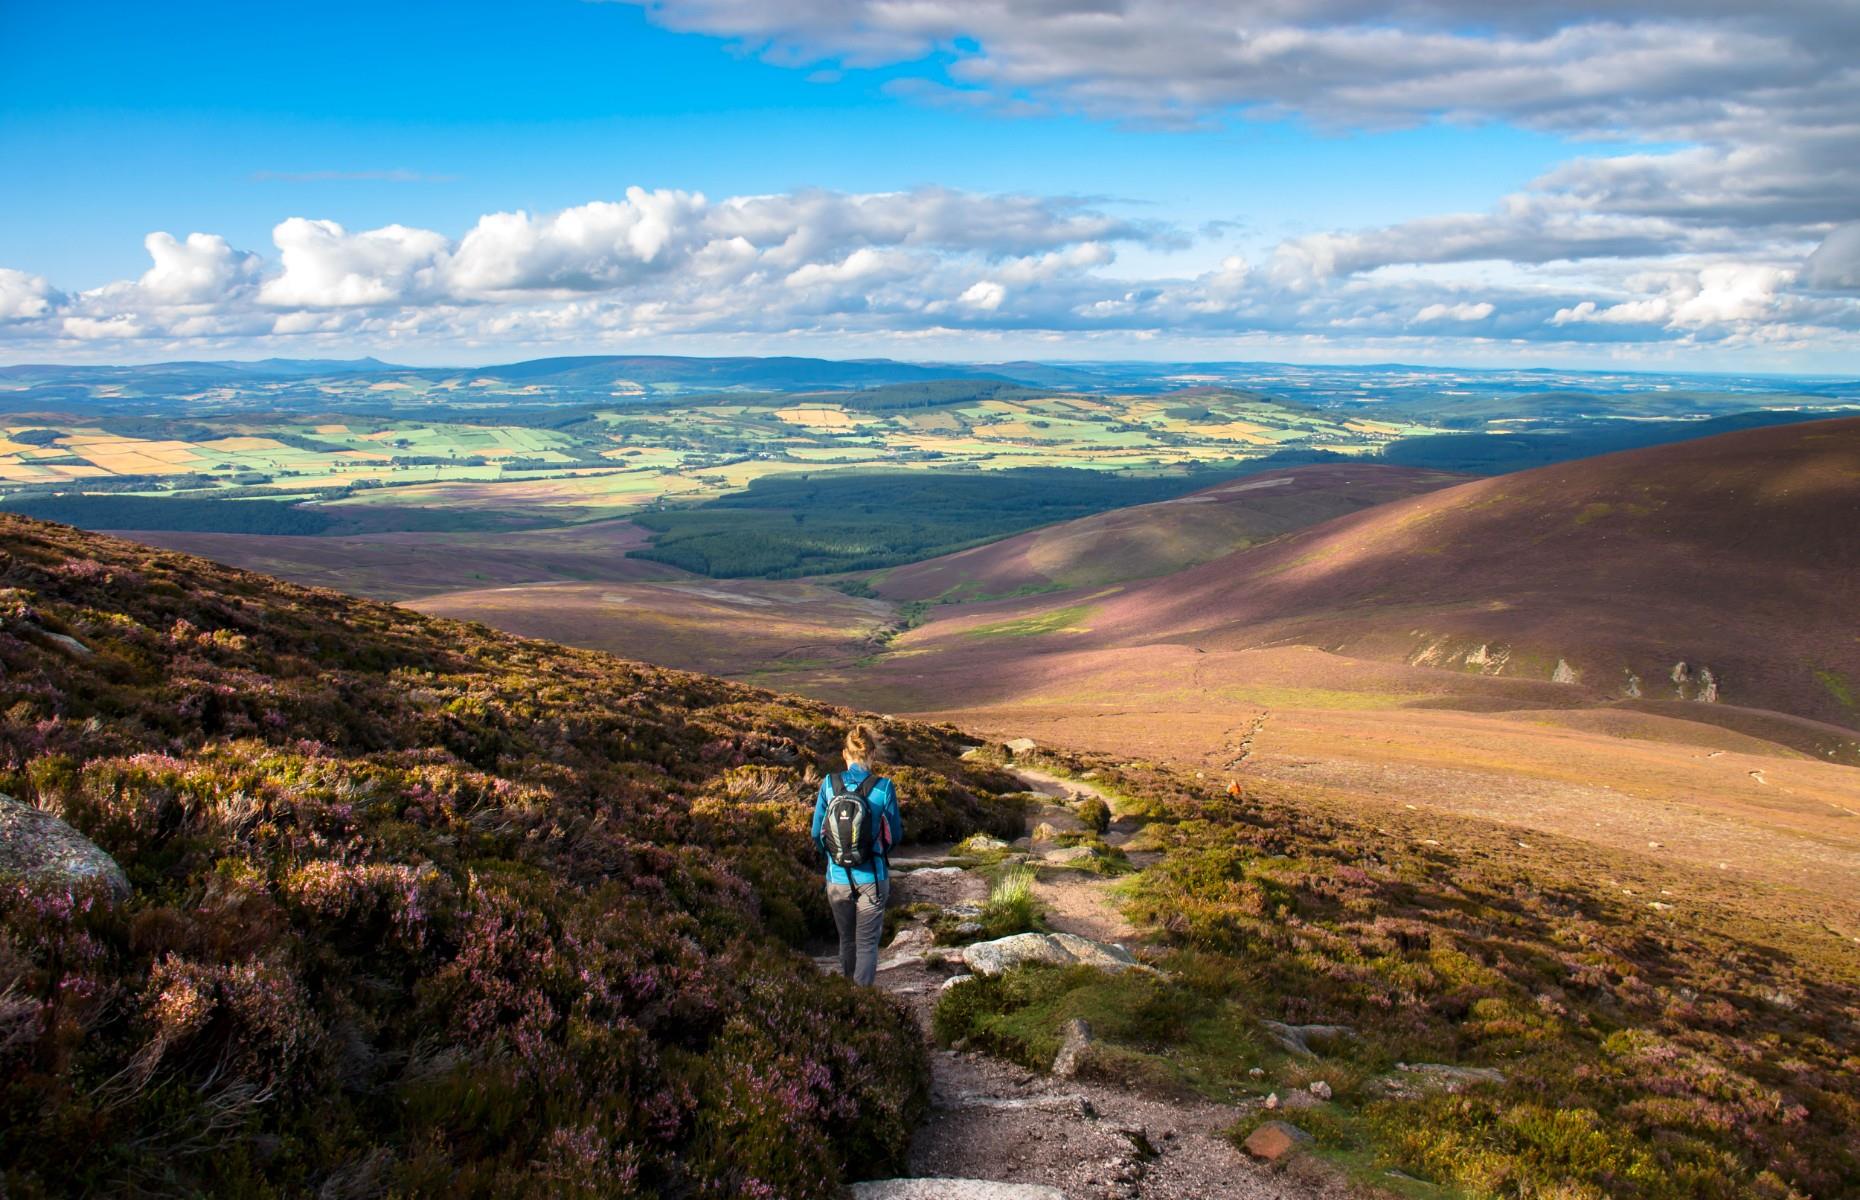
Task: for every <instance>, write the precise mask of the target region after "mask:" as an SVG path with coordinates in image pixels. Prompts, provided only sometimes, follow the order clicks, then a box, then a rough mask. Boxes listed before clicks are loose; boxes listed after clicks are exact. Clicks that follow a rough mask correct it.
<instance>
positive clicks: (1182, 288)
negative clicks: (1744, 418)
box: [0, 0, 1860, 370]
mask: <svg viewBox="0 0 1860 1200" xmlns="http://www.w3.org/2000/svg"><path fill="white" fill-rule="evenodd" d="M1011 7H1012V6H1009V8H1011ZM1049 7H1050V6H1049ZM1308 7H1309V9H1310V11H1309V12H1301V11H1300V9H1301V6H1300V5H1299V4H1298V3H1284V4H1280V5H1277V6H1274V16H1273V17H1272V18H1271V19H1270V20H1267V19H1265V18H1260V19H1258V20H1255V21H1253V22H1252V23H1251V24H1246V25H1244V27H1243V26H1242V25H1239V24H1237V23H1236V18H1235V17H1234V16H1233V15H1232V14H1231V8H1232V6H1228V5H1221V4H1211V5H1208V6H1207V7H1206V8H1205V9H1203V8H1198V7H1197V6H1196V5H1193V4H1187V3H1184V4H1177V5H1163V6H1160V7H1158V6H1156V5H1151V4H1147V3H1144V2H1141V0H1132V2H1130V3H1127V4H1125V5H1123V6H1122V7H1121V9H1120V10H1119V11H1118V12H1117V13H1116V14H1115V17H1114V22H1115V27H1108V26H1106V25H1105V24H1104V22H1103V19H1102V14H1091V13H1082V14H1078V15H1077V16H1076V17H1071V18H1067V17H1066V16H1065V14H1063V13H1062V14H1061V17H1062V18H1064V19H1065V21H1066V23H1065V24H1063V25H1058V26H1055V25H1053V24H1052V23H1051V22H1052V20H1053V17H1052V15H1051V13H1050V12H1048V13H1047V14H1046V15H1045V16H1043V17H1040V18H1020V17H1017V16H1015V15H1014V13H1013V12H1011V11H1006V10H1003V9H1001V8H1000V7H999V6H995V5H989V4H982V3H976V4H965V3H960V2H955V0H952V2H951V3H948V4H943V5H936V4H929V5H924V6H920V8H919V11H918V15H917V16H916V17H914V18H913V19H912V20H911V21H909V22H906V23H904V24H902V25H900V24H898V23H897V21H896V20H895V17H893V16H888V15H887V14H888V13H893V14H895V11H896V8H897V6H890V7H889V8H887V7H886V6H883V5H878V6H872V5H864V4H861V3H859V0H811V2H807V3H802V2H799V0H797V3H796V4H794V5H793V6H792V8H793V9H794V10H795V11H797V12H798V13H799V14H800V15H799V16H796V17H794V18H792V19H789V18H788V17H785V16H784V15H782V14H781V13H771V11H769V10H770V9H771V8H772V6H764V5H754V4H736V3H732V2H731V0H694V2H692V3H665V4H657V5H654V6H652V7H650V8H642V7H638V6H635V5H633V4H625V3H584V2H581V0H535V2H533V3H527V4H522V5H512V4H488V3H451V4H446V5H439V4H409V5H392V4H381V3H377V4H372V5H362V4H322V5H318V6H316V7H315V9H314V10H308V9H305V8H303V7H300V6H289V7H287V6H275V5H250V4H241V5H233V4H211V5H209V4H175V5H163V6H151V5H147V4H139V5H132V4H118V3H104V4H82V5H79V4H70V5H38V4H34V5H25V4H0V45H4V47H5V49H6V54H7V63H8V66H7V70H6V71H5V72H4V73H0V163H4V164H6V175H7V177H8V178H9V180H10V183H9V186H7V187H5V188H0V359H5V360H11V361H22V360H29V359H60V358H68V359H73V360H79V359H82V360H109V361H134V360H139V359H152V358H163V357H173V356H175V355H178V354H202V353H205V354H213V355H219V356H227V357H253V356H259V355H263V354H271V353H290V354H304V355H316V354H346V353H354V352H364V351H366V352H377V353H383V354H387V355H392V356H395V357H398V358H401V359H403V360H418V361H483V360H488V359H496V358H503V357H512V356H517V355H521V354H526V353H532V352H533V353H562V352H583V351H600V350H622V351H625V352H640V351H642V350H647V349H661V350H664V351H667V352H742V353H762V352H772V351H787V352H797V353H819V354H828V355H832V354H870V353H887V354H892V355H895V356H899V357H921V358H939V357H940V358H966V359H987V358H999V357H1008V356H1017V355H1022V354H1035V355H1039V356H1042V357H1075V358H1085V357H1172V356H1181V357H1198V358H1223V357H1231V358H1255V357H1271V358H1291V359H1297V358H1313V359H1350V358H1358V359H1363V358H1367V359H1388V358H1402V359H1411V360H1415V361H1458V362H1469V361H1470V362H1479V361H1492V362H1499V361H1504V362H1515V361H1532V362H1546V363H1570V364H1578V363H1604V362H1606V363H1614V364H1623V363H1631V362H1635V361H1642V362H1647V363H1650V364H1657V365H1666V364H1670V363H1672V362H1675V361H1684V362H1690V363H1693V364H1694V365H1710V366H1723V367H1731V368H1740V369H1783V370H1845V369H1848V368H1849V366H1850V364H1856V363H1860V356H1857V355H1856V353H1855V340H1854V329H1855V326H1856V324H1860V322H1857V321H1856V319H1855V311H1854V310H1855V303H1854V295H1855V292H1856V290H1857V285H1860V278H1857V276H1860V245H1854V246H1850V243H1852V242H1855V240H1856V238H1855V236H1854V235H1853V234H1851V233H1850V232H1849V231H1850V230H1855V229H1860V225H1856V224H1855V221H1856V219H1857V218H1860V212H1855V211H1854V208H1853V205H1854V201H1853V198H1852V196H1853V193H1852V190H1851V189H1850V188H1849V189H1847V190H1846V192H1845V194H1843V190H1842V185H1843V183H1850V182H1851V180H1850V179H1849V180H1843V179H1842V177H1841V176H1840V175H1839V173H1838V172H1837V173H1835V175H1834V176H1833V177H1831V178H1830V177H1829V176H1828V172H1826V171H1825V170H1820V171H1816V168H1817V167H1818V166H1820V165H1821V164H1822V163H1824V162H1825V161H1827V159H1828V157H1829V156H1830V155H1831V154H1834V155H1838V154H1839V153H1840V152H1842V151H1843V150H1852V149H1854V147H1852V146H1846V147H1842V146H1841V145H1839V144H1838V142H1837V144H1836V145H1834V146H1832V147H1830V146H1829V145H1828V141H1829V138H1830V137H1834V138H1836V139H1838V136H1839V135H1838V132H1836V133H1833V134H1830V133H1829V132H1828V131H1827V130H1823V129H1820V128H1817V127H1815V126H1814V120H1815V118H1814V117H1812V116H1805V115H1804V114H1812V113H1814V112H1817V111H1819V112H1825V111H1826V110H1827V109H1828V107H1829V106H1828V104H1827V102H1826V101H1827V96H1828V95H1829V94H1832V95H1835V96H1837V97H1839V98H1840V102H1841V103H1845V102H1846V101H1845V97H1847V96H1848V95H1850V94H1851V93H1850V92H1849V91H1844V90H1841V89H1844V88H1847V87H1848V86H1849V85H1850V84H1851V81H1852V71H1851V68H1847V67H1845V66H1844V64H1843V63H1841V62H1840V61H1838V59H1837V58H1833V57H1830V58H1829V61H1827V62H1826V63H1824V64H1822V65H1820V66H1815V65H1814V64H1813V63H1812V62H1811V61H1810V60H1811V59H1812V58H1813V57H1814V55H1815V54H1816V53H1818V51H1816V50H1815V49H1814V47H1817V46H1820V47H1823V49H1824V50H1826V49H1829V48H1828V47H1827V46H1826V43H1827V40H1828V39H1827V37H1826V34H1825V31H1820V30H1818V28H1817V26H1816V25H1815V24H1814V22H1813V20H1812V19H1811V18H1812V17H1813V16H1814V14H1813V13H1812V12H1810V13H1809V14H1808V16H1803V15H1802V14H1800V13H1785V14H1784V16H1783V17H1781V18H1777V19H1776V20H1772V21H1770V22H1769V23H1768V24H1763V23H1751V22H1749V21H1744V20H1741V19H1740V21H1739V22H1738V23H1735V24H1729V25H1726V24H1722V23H1720V24H1712V23H1704V22H1688V21H1679V22H1677V23H1675V22H1674V21H1673V20H1672V19H1671V18H1668V17H1662V16H1660V15H1659V14H1657V13H1653V14H1649V15H1648V16H1646V17H1645V18H1644V19H1642V20H1641V22H1640V24H1639V25H1636V24H1634V17H1633V14H1632V13H1623V11H1622V10H1619V9H1613V8H1611V9H1606V10H1603V9H1598V10H1597V11H1596V12H1595V13H1592V14H1585V13H1583V12H1582V11H1580V9H1579V8H1578V7H1571V8H1570V9H1569V11H1568V12H1567V14H1566V16H1565V18H1563V19H1559V20H1549V21H1547V22H1546V21H1544V20H1542V19H1539V20H1538V21H1536V22H1535V23H1523V24H1519V25H1518V26H1517V27H1516V28H1485V29H1477V28H1476V27H1475V32H1470V33H1469V32H1467V29H1468V28H1469V24H1468V19H1467V18H1468V15H1469V14H1476V13H1478V12H1479V10H1478V9H1477V8H1474V7H1471V6H1468V9H1467V11H1466V12H1465V13H1460V12H1456V11H1454V8H1453V5H1452V4H1451V3H1442V4H1439V5H1432V6H1429V5H1422V6H1420V7H1419V8H1417V10H1416V12H1417V13H1418V14H1419V15H1418V16H1416V17H1415V18H1414V20H1413V21H1412V22H1411V27H1398V28H1390V27H1387V26H1385V25H1361V26H1351V25H1349V24H1348V23H1347V22H1345V23H1342V24H1339V22H1338V13H1337V11H1336V10H1337V9H1338V8H1340V7H1347V6H1342V5H1339V4H1335V3H1332V4H1328V5H1327V4H1326V3H1325V0H1312V3H1311V4H1310V5H1309V6H1308ZM1526 7H1528V6H1526ZM1810 7H1811V8H1812V6H1810ZM1623 20H1626V21H1627V22H1628V24H1626V25H1625V26H1623V25H1622V24H1621V22H1622V21H1623ZM888 21H889V22H890V23H889V24H887V22H888ZM1197 22H1201V23H1203V24H1205V28H1198V27H1197ZM1624 30H1625V32H1624ZM1585 38H1586V39H1589V40H1588V42H1586V43H1585V40H1584V39H1585ZM1390 39H1392V40H1390ZM1598 39H1599V40H1598ZM1598 44H1599V45H1602V46H1604V47H1613V46H1615V45H1622V46H1623V47H1624V50H1623V54H1622V59H1623V66H1622V68H1621V71H1620V73H1619V75H1618V76H1617V77H1615V78H1614V79H1613V80H1612V81H1611V80H1610V79H1609V78H1607V76H1608V67H1607V64H1606V62H1604V63H1603V64H1602V65H1601V66H1599V67H1598V66H1597V53H1596V50H1595V46H1596V45H1598ZM1209 46H1212V47H1215V50H1214V51H1212V52H1204V47H1209ZM1647 46H1657V47H1660V48H1661V50H1660V53H1662V54H1664V55H1665V56H1666V57H1667V59H1669V60H1670V61H1669V62H1666V63H1665V64H1664V65H1662V64H1661V63H1659V62H1655V63H1653V64H1652V65H1651V66H1649V65H1648V64H1647V62H1646V51H1645V47H1647ZM1727 47H1729V50H1728V51H1727V49H1726V48H1727ZM1741 47H1747V48H1748V52H1749V53H1748V57H1749V59H1750V62H1749V64H1748V65H1747V66H1734V68H1733V69H1731V70H1729V71H1727V69H1726V55H1727V53H1729V54H1730V55H1731V57H1732V60H1733V62H1734V63H1736V62H1737V61H1738V60H1739V59H1740V57H1741V56H1740V54H1739V51H1740V48H1741ZM1834 49H1838V48H1834ZM1630 52H1632V53H1630ZM1636 54H1638V55H1639V57H1635V55H1636ZM1475 59H1489V60H1494V61H1499V62H1513V63H1515V66H1514V67H1513V68H1511V69H1513V70H1515V72H1516V78H1515V79H1506V78H1493V77H1491V72H1490V70H1489V69H1486V68H1485V67H1483V66H1481V67H1478V68H1477V69H1475V68H1473V67H1469V65H1468V64H1469V63H1470V62H1473V61H1474V60H1475ZM1805 64H1807V65H1805ZM1598 74H1599V75H1601V76H1602V77H1603V79H1602V82H1601V84H1599V85H1598V84H1597V83H1596V76H1597V75H1598ZM1785 78H1786V79H1788V80H1790V81H1791V86H1792V87H1793V88H1794V89H1795V90H1796V91H1797V92H1800V93H1801V94H1800V95H1799V96H1793V97H1790V96H1785V97H1784V98H1783V99H1782V100H1780V101H1778V100H1776V99H1774V96H1775V93H1776V91H1777V81H1778V79H1785ZM1707 80H1710V81H1711V82H1710V84H1709V86H1708V84H1707V82H1706V81H1707ZM1739 87H1742V88H1744V89H1745V90H1746V92H1747V93H1748V94H1747V95H1743V96H1740V95H1738V94H1737V89H1738V88H1739ZM1712 89H1716V90H1717V91H1718V92H1721V93H1724V94H1723V95H1722V96H1721V97H1720V98H1719V99H1718V100H1717V102H1716V103H1717V104H1718V105H1719V107H1718V108H1717V109H1714V107H1713V103H1714V102H1713V100H1712V97H1711V95H1710V92H1711V90H1712ZM1817 89H1820V90H1817ZM1753 96H1763V97H1767V98H1768V99H1766V100H1765V103H1767V104H1769V105H1770V106H1771V107H1772V108H1774V109H1775V110H1776V111H1774V112H1773V113H1771V114H1768V115H1767V116H1765V115H1763V114H1759V116H1758V117H1757V118H1752V117H1751V116H1750V115H1749V112H1748V110H1749V108H1750V97H1753ZM1738 101H1742V102H1743V103H1742V104H1741V106H1739V107H1738V111H1739V112H1740V113H1741V114H1742V115H1740V116H1738V117H1737V119H1736V120H1735V121H1734V120H1732V119H1730V118H1729V117H1727V115H1726V114H1727V113H1729V112H1731V111H1732V107H1733V104H1734V102H1738ZM1791 106H1793V107H1791ZM1650 113H1651V114H1652V115H1651V116H1650V115H1649V114H1650ZM1849 115H1850V116H1860V113H1850V114H1849ZM1739 121H1741V122H1742V125H1741V126H1738V124H1737V122H1739ZM1765 122H1768V125H1767V127H1766V125H1765ZM1766 135H1767V136H1766ZM1779 143H1780V144H1779ZM1740 156H1741V157H1740ZM1850 162H1851V160H1850ZM1851 169H1852V168H1851V165H1850V167H1849V170H1851ZM1811 171H1815V172H1816V178H1817V179H1818V186H1819V187H1820V189H1821V190H1822V191H1823V192H1824V193H1825V202H1824V203H1822V204H1820V206H1819V209H1818V207H1817V203H1816V198H1815V197H1814V196H1809V197H1806V198H1804V197H1803V196H1802V187H1801V180H1802V178H1803V177H1804V176H1806V175H1807V174H1809V173H1810V172H1811ZM1766 173H1767V175H1769V176H1773V177H1774V178H1773V179H1766ZM1753 179H1754V182H1752V180H1753ZM629 188H640V189H645V194H646V195H648V196H650V195H651V194H652V193H655V192H657V193H661V199H660V200H657V201H654V200H643V201H640V200H630V199H629V194H628V189H629ZM1662 189H1663V190H1662ZM699 194H701V196H702V197H703V199H702V201H701V202H700V201H697V200H696V199H695V197H696V196H697V195H699ZM1661 195H1665V196H1668V197H1673V198H1677V199H1675V200H1673V201H1671V202H1666V203H1662V202H1660V200H1659V197H1660V196H1661ZM744 197H758V198H762V199H761V200H760V201H758V203H757V204H756V206H755V214H754V220H753V221H751V222H749V223H748V224H745V221H746V218H745V217H744V215H743V213H742V212H741V211H739V210H738V209H737V208H734V207H732V202H733V200H734V199H736V198H744ZM1650 197H1652V199H1650ZM1783 197H1788V201H1787V202H1786V203H1785V202H1784V200H1783V199H1782V198H1783ZM1688 205H1690V207H1688ZM517 213H521V214H523V216H522V218H521V221H520V222H516V223H513V221H512V220H502V221H493V222H491V223H490V224H489V225H487V224H485V222H486V220H487V218H490V217H494V216H495V215H496V214H517ZM293 219H301V220H299V221H298V222H297V223H296V224H289V223H290V222H292V221H293ZM287 226H288V228H287ZM384 229H386V230H401V231H408V232H404V233H394V234H391V235H387V236H382V237H371V236H369V235H370V231H375V230H384ZM642 230H643V231H644V232H643V233H642ZM281 231H283V233H282V236H281ZM293 231H294V232H293ZM155 234H166V235H171V238H170V240H169V241H168V242H165V243H164V245H165V246H172V247H173V249H172V250H171V251H170V252H169V253H167V254H165V255H157V254H155V251H154V248H153V247H150V246H147V245H145V239H149V238H151V235H155ZM190 234H197V235H200V236H199V237H198V238H195V239H189V237H188V235H190ZM473 239H475V240H473ZM642 239H643V240H642ZM468 242H469V243H470V245H469V246H468V245H467V243H468Z"/></svg>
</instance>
